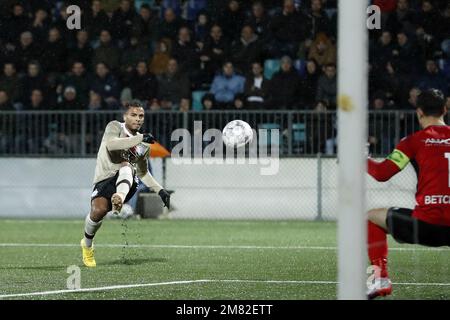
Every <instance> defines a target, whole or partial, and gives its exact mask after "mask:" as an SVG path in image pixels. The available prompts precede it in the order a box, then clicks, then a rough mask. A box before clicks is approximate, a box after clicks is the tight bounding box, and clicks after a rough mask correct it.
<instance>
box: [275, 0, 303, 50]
mask: <svg viewBox="0 0 450 320" xmlns="http://www.w3.org/2000/svg"><path fill="white" fill-rule="evenodd" d="M307 22H308V21H307V18H306V16H305V15H304V14H302V13H301V12H297V11H296V9H295V5H294V1H293V0H284V2H283V11H282V12H281V13H280V14H278V15H276V16H275V17H273V18H272V20H271V22H270V25H269V29H270V33H271V35H272V40H271V42H270V44H269V48H268V49H269V54H270V55H271V56H272V57H273V58H279V57H281V56H283V55H288V56H290V57H294V56H295V54H296V53H297V50H298V44H299V43H300V42H303V41H304V40H305V39H306V37H307V34H308V30H310V29H311V27H310V26H308V24H307Z"/></svg>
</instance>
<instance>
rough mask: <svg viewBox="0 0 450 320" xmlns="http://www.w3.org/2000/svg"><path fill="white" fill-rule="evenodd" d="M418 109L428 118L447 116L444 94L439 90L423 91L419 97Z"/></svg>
mask: <svg viewBox="0 0 450 320" xmlns="http://www.w3.org/2000/svg"><path fill="white" fill-rule="evenodd" d="M417 108H420V109H421V110H422V111H423V113H424V114H425V115H426V116H432V117H441V116H442V115H444V114H445V97H444V94H443V93H442V91H440V90H437V89H428V90H426V91H422V92H421V93H420V94H419V96H418V97H417Z"/></svg>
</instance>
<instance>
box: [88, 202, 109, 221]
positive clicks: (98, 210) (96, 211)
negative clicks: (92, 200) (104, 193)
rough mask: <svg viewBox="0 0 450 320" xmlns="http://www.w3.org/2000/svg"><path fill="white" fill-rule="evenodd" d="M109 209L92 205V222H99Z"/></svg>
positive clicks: (99, 205)
mask: <svg viewBox="0 0 450 320" xmlns="http://www.w3.org/2000/svg"><path fill="white" fill-rule="evenodd" d="M108 209H109V208H108V207H107V206H106V205H102V204H94V205H93V206H92V208H91V215H90V216H91V220H92V221H94V222H99V221H100V220H102V219H103V218H104V217H105V216H106V214H107V213H108V211H109V210H108Z"/></svg>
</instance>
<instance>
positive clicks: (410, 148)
mask: <svg viewBox="0 0 450 320" xmlns="http://www.w3.org/2000/svg"><path fill="white" fill-rule="evenodd" d="M415 154H416V152H415V148H414V136H408V137H406V138H403V139H402V140H401V141H400V142H399V143H398V144H397V146H396V147H395V149H394V151H392V152H391V154H390V155H388V156H387V158H386V159H388V160H390V161H392V162H393V163H394V164H395V165H396V166H397V167H398V168H399V169H400V170H403V169H404V168H405V167H406V166H407V165H408V163H409V162H410V161H411V160H412V159H413V158H414V156H415Z"/></svg>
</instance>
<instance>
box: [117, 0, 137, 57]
mask: <svg viewBox="0 0 450 320" xmlns="http://www.w3.org/2000/svg"><path fill="white" fill-rule="evenodd" d="M136 16H137V14H136V10H135V9H134V6H133V5H132V3H131V0H121V1H120V6H119V8H117V9H116V10H115V11H114V13H113V16H112V18H111V28H112V34H113V35H114V38H115V39H116V40H118V45H119V47H120V48H124V47H125V46H126V45H127V43H126V42H127V41H128V39H130V37H131V34H132V30H133V21H134V19H135V18H136Z"/></svg>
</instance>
